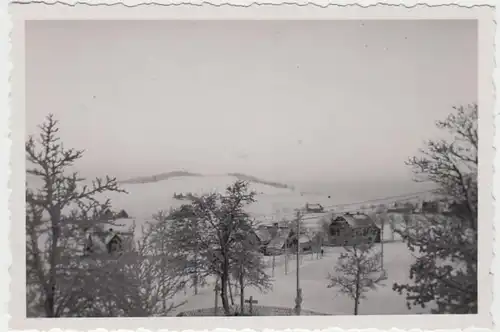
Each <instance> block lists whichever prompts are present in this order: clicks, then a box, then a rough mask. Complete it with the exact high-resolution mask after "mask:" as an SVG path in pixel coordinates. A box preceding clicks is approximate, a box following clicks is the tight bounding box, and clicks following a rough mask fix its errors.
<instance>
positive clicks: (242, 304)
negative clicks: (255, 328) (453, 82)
mask: <svg viewBox="0 0 500 332" xmlns="http://www.w3.org/2000/svg"><path fill="white" fill-rule="evenodd" d="M240 312H241V314H243V313H244V312H245V284H244V283H243V266H242V267H241V271H240Z"/></svg>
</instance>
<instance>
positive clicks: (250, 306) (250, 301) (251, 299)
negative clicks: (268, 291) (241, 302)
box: [245, 296, 259, 315]
mask: <svg viewBox="0 0 500 332" xmlns="http://www.w3.org/2000/svg"><path fill="white" fill-rule="evenodd" d="M245 303H248V306H249V311H250V315H253V305H254V303H255V304H257V303H259V301H257V300H254V299H253V296H250V298H249V299H248V300H245Z"/></svg>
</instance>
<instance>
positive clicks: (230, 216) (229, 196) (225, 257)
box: [171, 180, 255, 315]
mask: <svg viewBox="0 0 500 332" xmlns="http://www.w3.org/2000/svg"><path fill="white" fill-rule="evenodd" d="M254 197H255V193H254V192H252V191H250V190H249V187H248V183H246V182H244V181H239V180H238V181H236V182H235V183H233V184H232V185H230V186H229V187H227V188H226V191H225V193H224V194H217V193H212V194H206V195H202V196H201V197H196V198H194V199H193V200H192V202H191V203H190V204H189V205H186V206H184V211H183V212H179V213H181V216H180V217H179V216H177V217H175V218H174V219H176V220H177V223H180V221H179V220H181V222H183V223H184V224H185V226H184V227H182V226H176V227H174V228H173V229H176V230H174V231H172V236H171V241H172V243H173V244H175V247H176V248H177V250H178V251H180V252H181V254H182V255H183V256H184V257H185V258H186V259H188V260H189V259H190V258H189V257H193V253H194V252H195V249H196V250H197V253H198V257H199V258H198V259H197V260H196V261H197V263H196V266H197V271H198V273H199V274H198V275H199V278H205V277H206V276H208V275H214V276H216V277H217V278H218V279H219V280H220V296H221V300H222V306H223V308H224V312H225V314H226V315H229V314H230V303H229V283H230V277H231V272H232V267H233V266H234V265H235V261H234V257H235V256H234V253H235V252H237V250H239V249H242V248H240V247H238V246H239V245H240V243H241V241H242V239H244V238H245V236H248V235H249V234H251V233H252V232H253V223H252V221H251V220H250V216H249V215H248V213H247V212H245V210H244V207H245V206H246V205H248V204H251V203H253V202H255V198H254ZM181 217H182V218H181ZM182 220H183V221H182ZM188 221H189V222H190V223H191V224H189V225H191V226H186V222H188ZM193 223H196V227H197V228H196V229H197V230H196V231H195V230H194V224H193ZM193 245H195V246H196V248H195V247H193ZM244 248H246V249H248V247H244Z"/></svg>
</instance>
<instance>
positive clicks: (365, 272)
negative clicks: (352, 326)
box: [328, 243, 386, 315]
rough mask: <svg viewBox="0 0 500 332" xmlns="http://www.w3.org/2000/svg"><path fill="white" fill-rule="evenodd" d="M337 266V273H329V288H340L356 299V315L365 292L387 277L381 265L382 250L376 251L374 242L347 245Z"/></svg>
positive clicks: (342, 291)
mask: <svg viewBox="0 0 500 332" xmlns="http://www.w3.org/2000/svg"><path fill="white" fill-rule="evenodd" d="M344 249H345V251H346V252H345V253H342V254H341V255H340V257H339V259H338V261H337V266H336V267H335V272H336V273H335V274H329V275H328V280H329V281H330V283H329V284H328V288H332V287H335V288H338V289H339V290H340V292H341V293H344V294H346V295H347V296H349V297H350V298H352V299H353V300H354V315H357V314H358V309H359V304H360V301H361V299H364V298H365V293H367V292H368V291H369V290H371V289H375V288H376V287H377V286H378V285H380V284H381V282H382V281H383V280H385V279H386V273H385V271H384V270H383V269H382V268H381V267H380V258H381V257H380V252H374V250H373V249H374V246H373V243H371V244H361V245H355V246H352V247H345V248H344Z"/></svg>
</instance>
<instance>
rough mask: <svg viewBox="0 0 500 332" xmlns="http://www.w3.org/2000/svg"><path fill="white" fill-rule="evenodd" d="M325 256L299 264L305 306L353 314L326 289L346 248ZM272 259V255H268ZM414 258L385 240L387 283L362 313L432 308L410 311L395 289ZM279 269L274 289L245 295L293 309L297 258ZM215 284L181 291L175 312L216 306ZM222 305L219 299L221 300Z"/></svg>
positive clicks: (342, 298)
mask: <svg viewBox="0 0 500 332" xmlns="http://www.w3.org/2000/svg"><path fill="white" fill-rule="evenodd" d="M325 249H326V250H325V256H324V257H323V258H320V259H316V258H313V257H312V256H311V255H305V256H304V257H303V258H302V264H301V266H300V287H301V288H302V294H303V302H302V308H303V309H305V310H312V311H315V312H318V313H324V314H331V315H352V313H353V308H354V303H353V301H352V300H351V299H350V298H348V297H347V296H345V295H342V294H340V293H338V290H337V289H334V288H327V287H326V286H327V284H328V280H327V279H326V278H327V275H328V273H329V272H333V269H334V266H335V263H336V260H337V258H338V256H339V254H340V253H341V252H342V251H343V248H325ZM266 259H267V260H268V261H269V262H271V260H272V257H266ZM412 261H413V257H412V256H411V253H410V252H409V251H408V249H407V247H406V245H405V244H404V243H401V242H393V243H384V268H385V269H386V271H387V273H388V280H387V281H386V282H385V286H382V287H379V288H378V289H376V290H373V291H370V292H369V293H367V294H366V299H364V300H362V302H361V304H360V307H359V314H360V315H380V314H389V315H390V314H392V315H396V314H420V313H429V312H430V308H425V309H422V308H420V307H418V308H412V309H411V310H408V308H407V306H406V302H405V298H404V296H403V295H399V294H398V293H396V292H395V291H393V290H392V285H393V283H394V282H399V283H401V282H403V283H405V282H407V281H408V280H409V279H408V276H409V267H410V264H411V263H412ZM276 265H277V266H276V268H275V272H274V286H273V289H272V290H271V291H269V292H268V293H266V294H261V293H259V292H258V291H257V290H254V289H251V288H248V289H246V290H245V298H249V297H250V296H253V298H254V299H255V300H257V301H258V305H263V306H273V307H288V308H293V306H294V305H295V302H294V301H295V295H296V272H295V271H296V268H295V267H296V261H295V260H294V259H293V260H290V265H289V271H288V274H286V275H285V269H284V265H283V257H276ZM213 288H214V285H213V283H212V284H211V285H209V286H206V287H204V288H200V289H199V293H198V295H193V294H192V290H190V289H189V290H187V292H188V293H187V294H186V295H184V294H182V292H181V294H179V296H177V298H176V302H177V303H180V302H181V301H183V300H187V303H186V304H184V305H182V306H181V307H179V308H178V309H177V310H176V311H175V312H173V313H172V314H173V315H175V314H177V313H179V312H182V311H188V310H194V309H201V308H213V307H214V302H215V298H214V295H215V292H214V290H213ZM234 301H235V303H236V304H238V303H239V296H235V299H234ZM218 303H219V306H220V305H221V304H220V299H218Z"/></svg>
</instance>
